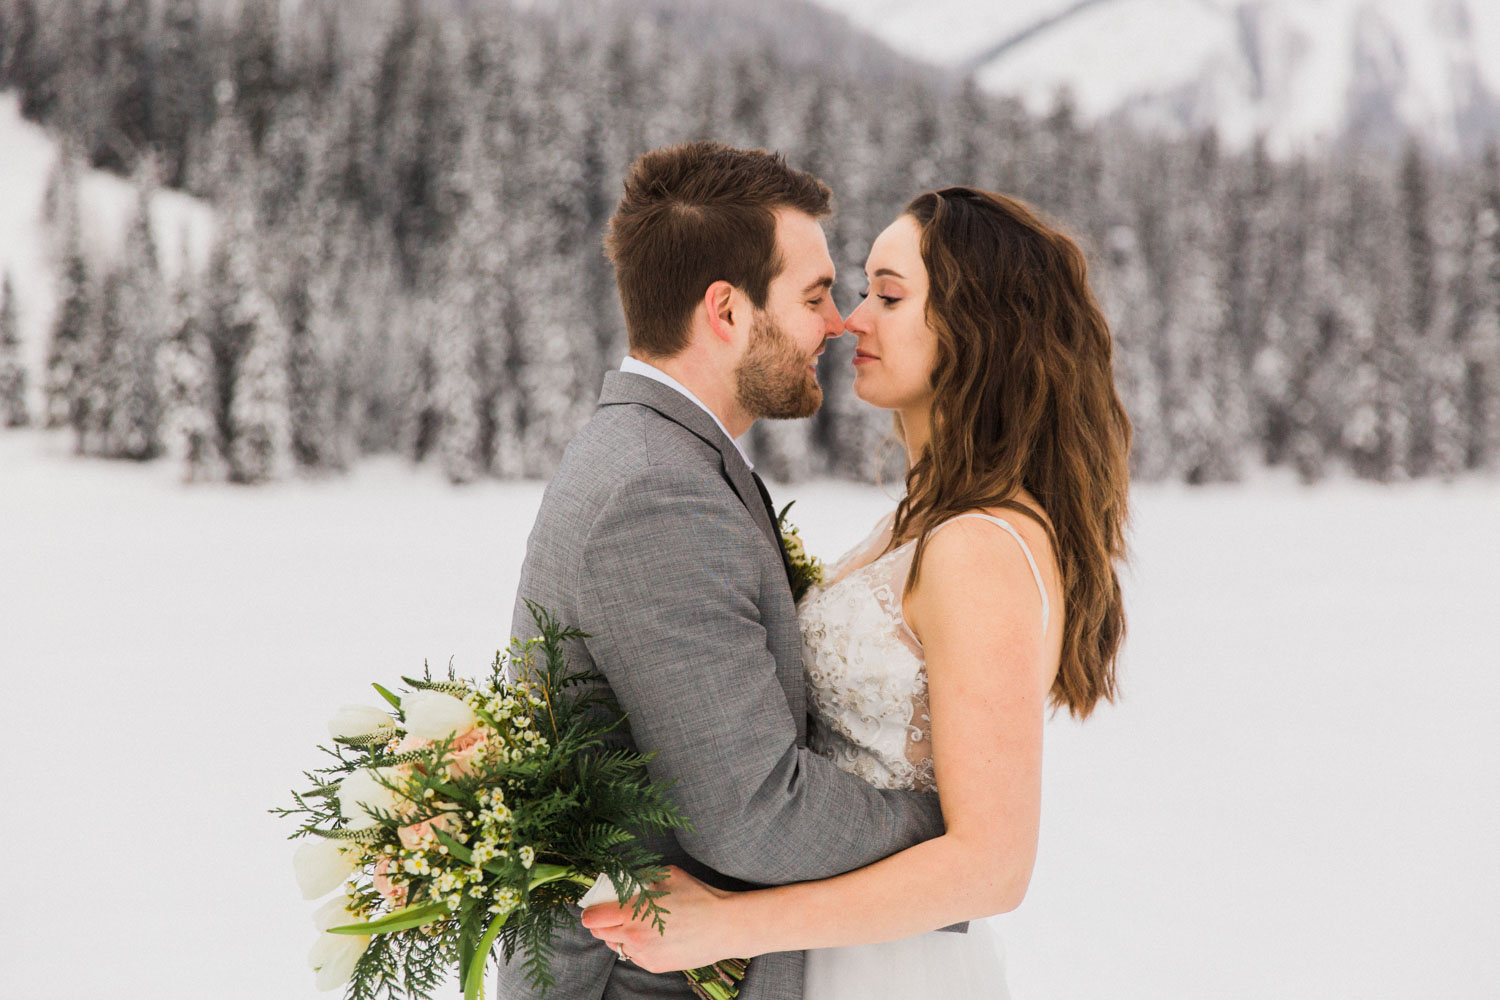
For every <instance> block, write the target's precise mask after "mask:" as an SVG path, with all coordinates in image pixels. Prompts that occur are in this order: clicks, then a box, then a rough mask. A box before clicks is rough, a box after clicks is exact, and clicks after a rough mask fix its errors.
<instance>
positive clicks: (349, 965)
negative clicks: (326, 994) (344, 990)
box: [307, 931, 370, 990]
mask: <svg viewBox="0 0 1500 1000" xmlns="http://www.w3.org/2000/svg"><path fill="white" fill-rule="evenodd" d="M368 947H370V938H369V937H368V936H367V935H364V934H329V933H328V932H327V931H324V932H323V933H321V934H319V935H318V940H317V943H316V944H314V945H313V946H312V951H310V952H308V955H307V963H308V964H309V965H311V966H312V967H313V971H314V972H316V973H317V974H318V978H317V979H316V980H315V985H316V986H317V987H318V989H320V990H333V989H338V988H339V987H340V986H342V985H344V984H345V983H347V982H348V981H349V977H350V976H352V975H354V967H355V966H356V965H358V964H359V957H360V956H361V955H363V954H364V953H365V949H366V948H368Z"/></svg>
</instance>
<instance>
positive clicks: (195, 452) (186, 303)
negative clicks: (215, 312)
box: [157, 261, 227, 482]
mask: <svg viewBox="0 0 1500 1000" xmlns="http://www.w3.org/2000/svg"><path fill="white" fill-rule="evenodd" d="M196 280H197V279H196V277H195V275H194V274H193V270H192V268H191V267H190V266H189V265H188V263H187V261H184V262H183V266H182V268H181V270H180V274H179V278H178V284H177V288H176V291H175V292H174V293H173V299H172V314H171V321H170V322H171V326H170V329H171V331H172V333H171V338H170V339H169V340H168V341H167V343H166V344H165V345H164V347H163V349H162V352H161V354H160V355H159V358H158V361H159V365H158V375H157V377H158V385H159V386H160V395H161V398H162V411H163V413H162V441H163V443H164V446H165V448H166V451H167V453H168V454H169V455H170V456H171V457H172V458H173V459H174V460H175V461H176V462H177V463H178V464H180V465H181V467H182V478H183V481H184V482H201V481H204V480H218V479H222V478H224V476H225V475H226V472H227V469H226V463H225V461H224V456H223V454H222V452H221V451H220V448H219V440H220V434H219V427H218V425H217V422H216V421H215V419H214V402H215V400H214V386H213V374H214V373H213V358H212V357H211V354H210V351H209V346H208V342H207V340H206V338H205V337H204V335H203V317H202V316H201V314H200V310H201V304H200V302H199V301H198V296H197V294H196V292H195V287H196Z"/></svg>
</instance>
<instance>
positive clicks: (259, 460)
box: [229, 285, 292, 483]
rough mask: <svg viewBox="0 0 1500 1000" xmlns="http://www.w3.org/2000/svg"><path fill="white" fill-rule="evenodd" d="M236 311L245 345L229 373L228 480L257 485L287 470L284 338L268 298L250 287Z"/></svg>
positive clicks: (288, 428) (289, 443)
mask: <svg viewBox="0 0 1500 1000" xmlns="http://www.w3.org/2000/svg"><path fill="white" fill-rule="evenodd" d="M237 312H238V314H239V316H240V317H241V319H242V322H243V323H244V325H245V327H246V330H247V336H248V342H247V343H246V346H245V353H244V356H243V358H242V359H241V361H240V364H239V366H238V368H237V369H236V370H235V383H234V396H233V400H232V402H231V411H230V422H231V424H232V425H233V427H234V440H233V442H232V443H231V444H230V447H229V477H230V479H231V480H233V481H234V482H238V483H260V482H265V481H267V480H271V479H279V478H281V477H282V476H284V475H286V473H287V472H288V471H289V468H290V465H291V458H292V455H291V446H292V440H291V420H290V415H289V412H288V407H287V333H286V328H285V327H284V326H283V325H282V323H281V319H280V317H278V316H277V315H276V309H275V306H274V304H273V303H272V302H271V300H270V298H269V297H268V296H267V295H265V294H264V293H263V292H261V291H260V289H259V288H257V287H255V286H254V285H251V286H249V287H248V288H246V289H244V292H243V297H242V298H241V300H240V301H239V303H237Z"/></svg>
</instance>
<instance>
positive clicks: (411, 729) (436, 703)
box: [401, 691, 479, 740]
mask: <svg viewBox="0 0 1500 1000" xmlns="http://www.w3.org/2000/svg"><path fill="white" fill-rule="evenodd" d="M401 711H402V712H404V713H406V731H407V732H408V733H411V734H412V735H413V736H419V737H421V738H422V739H424V740H445V739H447V738H448V737H450V736H452V735H453V734H454V733H466V732H468V731H469V730H470V729H473V728H474V727H475V726H476V725H478V724H479V717H478V716H477V715H475V714H474V710H473V709H472V708H470V707H469V706H468V705H465V704H464V703H463V702H462V701H460V700H459V699H457V698H455V697H453V695H451V694H444V693H443V692H441V691H414V692H412V693H411V694H408V695H403V696H402V698H401Z"/></svg>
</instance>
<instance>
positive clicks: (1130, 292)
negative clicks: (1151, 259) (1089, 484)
mask: <svg viewBox="0 0 1500 1000" xmlns="http://www.w3.org/2000/svg"><path fill="white" fill-rule="evenodd" d="M1106 254H1107V256H1106V257H1105V262H1106V263H1107V265H1108V266H1107V268H1105V269H1102V275H1101V276H1100V278H1099V279H1097V280H1096V291H1097V292H1098V293H1099V297H1100V302H1101V306H1102V308H1103V310H1104V315H1105V318H1106V319H1107V320H1108V321H1109V326H1110V332H1111V334H1112V335H1113V338H1114V375H1115V387H1116V389H1117V391H1118V392H1119V394H1120V402H1121V403H1123V404H1124V406H1125V412H1126V413H1128V414H1129V415H1130V425H1131V429H1132V439H1131V448H1130V471H1131V474H1132V475H1133V476H1135V477H1136V478H1139V479H1143V480H1157V479H1163V478H1165V477H1166V476H1167V475H1168V474H1169V472H1170V463H1171V449H1170V446H1169V445H1168V439H1167V435H1166V432H1165V429H1164V416H1165V408H1164V407H1165V404H1164V401H1163V399H1162V387H1161V377H1160V373H1159V372H1158V370H1157V366H1156V365H1155V363H1154V362H1153V358H1154V357H1155V356H1156V354H1157V353H1158V349H1157V348H1155V347H1154V343H1153V342H1154V341H1155V340H1156V339H1157V338H1158V337H1159V336H1160V334H1161V327H1160V322H1159V320H1160V315H1161V313H1160V304H1159V303H1158V301H1157V299H1156V297H1155V296H1153V295H1152V294H1151V279H1150V276H1149V275H1148V274H1147V272H1146V262H1145V260H1144V258H1143V256H1142V253H1141V247H1140V242H1139V240H1138V239H1137V237H1136V233H1135V230H1134V229H1132V228H1131V227H1129V226H1117V227H1115V229H1113V230H1112V231H1111V232H1110V233H1109V235H1108V237H1107V239H1106Z"/></svg>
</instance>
